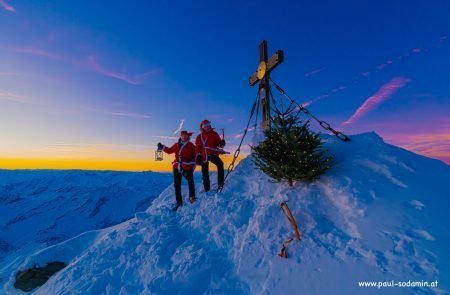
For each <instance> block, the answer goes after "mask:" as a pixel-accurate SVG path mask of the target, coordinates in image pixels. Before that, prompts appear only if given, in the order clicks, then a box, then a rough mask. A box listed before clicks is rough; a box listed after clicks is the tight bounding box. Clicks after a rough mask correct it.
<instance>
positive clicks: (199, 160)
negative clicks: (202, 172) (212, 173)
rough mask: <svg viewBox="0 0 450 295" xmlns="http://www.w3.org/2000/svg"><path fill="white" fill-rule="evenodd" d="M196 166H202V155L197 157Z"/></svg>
mask: <svg viewBox="0 0 450 295" xmlns="http://www.w3.org/2000/svg"><path fill="white" fill-rule="evenodd" d="M196 160H197V164H199V165H203V158H202V155H197V159H196Z"/></svg>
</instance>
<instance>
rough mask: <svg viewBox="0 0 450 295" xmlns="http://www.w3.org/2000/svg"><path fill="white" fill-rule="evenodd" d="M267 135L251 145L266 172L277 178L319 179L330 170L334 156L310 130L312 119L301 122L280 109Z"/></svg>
mask: <svg viewBox="0 0 450 295" xmlns="http://www.w3.org/2000/svg"><path fill="white" fill-rule="evenodd" d="M264 133H265V135H266V138H265V140H264V141H262V142H261V143H260V144H259V145H258V146H254V147H252V150H253V161H254V163H255V165H256V166H257V167H258V168H259V169H261V170H262V171H263V172H264V173H265V174H267V175H269V176H270V177H271V178H273V179H275V180H276V181H287V182H289V185H290V186H292V185H293V181H296V180H308V181H311V180H314V179H318V178H319V176H320V175H322V174H323V173H324V172H325V171H327V170H328V169H330V165H331V161H332V157H331V156H327V155H326V151H325V150H323V149H322V141H321V138H320V136H319V133H314V132H312V131H311V130H310V129H309V121H306V122H302V121H301V120H300V119H298V115H296V116H293V115H285V114H281V113H280V112H279V111H277V116H276V117H275V119H274V120H273V121H272V126H271V128H270V129H268V130H266V131H264Z"/></svg>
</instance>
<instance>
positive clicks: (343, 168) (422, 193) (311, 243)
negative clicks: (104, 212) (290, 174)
mask: <svg viewBox="0 0 450 295" xmlns="http://www.w3.org/2000/svg"><path fill="white" fill-rule="evenodd" d="M324 138H325V140H326V145H325V146H326V148H328V149H329V150H330V152H331V153H332V154H334V156H335V162H336V163H335V165H334V167H333V168H332V169H331V170H330V171H329V172H328V173H327V174H326V175H325V176H324V177H322V178H321V179H320V180H318V181H315V182H313V183H310V184H306V183H296V184H295V186H294V187H293V188H289V187H288V185H287V184H278V183H273V182H270V180H269V179H268V178H267V177H266V176H265V175H264V174H262V173H261V172H260V171H259V170H257V169H255V167H254V165H253V163H252V161H251V159H250V158H247V159H244V160H243V161H241V163H240V164H239V165H238V166H237V168H236V170H235V171H234V172H233V173H232V174H231V175H230V177H229V178H228V181H227V183H226V186H225V189H224V191H223V193H222V194H198V201H197V203H195V204H193V205H191V204H189V203H187V204H185V206H183V207H182V208H181V209H180V210H179V211H178V212H176V213H174V212H172V211H170V210H169V209H168V207H169V206H170V205H172V204H173V202H174V196H173V194H174V192H173V190H172V186H169V187H168V188H167V189H166V190H165V191H164V192H163V193H162V194H161V195H160V196H159V197H158V198H157V199H155V200H154V201H153V203H152V204H151V206H150V207H149V208H148V209H147V210H146V211H145V212H141V213H137V214H136V216H135V218H133V219H131V220H128V221H126V222H123V223H121V224H119V225H115V226H112V227H109V228H106V229H102V230H97V231H90V232H86V233H84V234H81V235H79V236H77V237H75V238H72V239H70V240H68V241H65V242H62V243H60V244H57V245H54V246H51V247H49V248H47V249H44V250H41V251H38V252H36V253H34V254H33V255H30V256H29V257H28V258H27V259H26V260H25V261H23V262H22V264H20V265H19V266H17V267H16V266H14V267H12V266H6V267H4V268H2V269H1V270H0V277H1V278H6V281H5V285H4V287H3V289H2V291H3V292H4V293H12V294H14V293H16V292H17V291H15V290H14V288H13V287H12V285H13V283H14V274H15V272H16V271H17V269H18V268H20V269H24V268H27V267H30V266H33V265H35V264H38V265H45V263H46V262H49V261H54V260H57V261H58V260H60V261H65V262H66V263H67V264H68V266H67V267H66V268H65V269H63V270H62V271H60V272H59V273H57V274H56V275H54V276H53V277H52V278H50V280H49V281H48V282H47V283H46V284H45V285H43V286H42V287H40V288H39V289H36V291H35V292H34V293H35V294H64V293H65V292H67V290H71V291H72V292H74V293H79V294H105V293H106V294H370V293H373V294H386V293H387V294H411V293H419V294H436V293H438V294H446V293H448V292H449V286H450V253H449V251H448V246H449V245H450V232H449V231H448V228H449V227H450V219H449V218H447V215H448V209H449V208H450V206H449V205H450V199H449V197H450V196H449V194H450V181H449V180H450V166H448V165H446V164H444V163H442V162H440V161H438V160H433V159H428V158H426V157H423V156H419V155H416V154H414V153H411V152H408V151H406V150H403V149H400V148H397V147H395V146H392V145H388V144H385V143H384V142H383V140H382V139H381V138H380V137H379V136H377V135H376V134H374V133H365V134H360V135H355V136H352V142H350V143H343V142H340V141H339V140H337V139H335V138H333V137H328V136H324ZM212 179H213V178H212ZM200 187H201V184H200V183H198V184H197V191H199V190H200ZM184 188H185V187H184ZM183 194H184V196H186V194H187V192H186V191H184V192H183ZM285 200H289V202H288V204H289V207H290V208H291V210H292V212H293V214H294V216H295V218H296V220H297V224H298V226H299V229H300V231H301V235H302V241H300V242H293V243H291V244H290V245H289V246H288V250H287V252H288V255H289V258H288V259H283V258H280V257H278V256H277V254H278V253H279V251H280V249H281V245H282V242H283V240H286V239H287V238H289V237H291V236H292V234H293V233H292V227H291V225H290V224H289V222H288V221H287V220H286V218H285V217H284V216H283V214H282V212H281V211H280V209H279V205H280V203H281V202H282V201H285ZM391 280H395V281H408V280H414V281H421V280H424V281H435V280H438V282H439V285H438V288H421V287H415V288H399V287H398V288H395V287H394V288H386V289H381V290H379V289H377V288H370V287H358V282H360V281H376V282H378V281H391Z"/></svg>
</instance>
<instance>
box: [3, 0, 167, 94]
mask: <svg viewBox="0 0 450 295" xmlns="http://www.w3.org/2000/svg"><path fill="white" fill-rule="evenodd" d="M0 1H1V0H0ZM2 48H3V49H7V50H11V51H14V52H18V53H24V54H29V55H34V56H39V57H44V58H48V59H52V60H56V61H60V62H63V63H66V64H69V65H71V66H73V67H77V68H82V69H86V70H89V71H92V72H95V73H97V74H100V75H103V76H107V77H111V78H115V79H119V80H122V81H125V82H127V83H130V84H133V85H139V84H141V83H142V82H144V81H145V80H146V79H147V78H148V77H149V76H152V75H154V74H157V73H159V72H160V70H159V69H155V70H151V71H147V72H144V73H141V74H137V75H132V76H130V75H126V74H124V73H120V72H117V71H113V70H110V69H107V68H105V67H104V66H102V65H101V64H100V63H99V62H98V60H97V57H96V56H95V55H93V54H91V55H89V56H88V58H87V60H84V61H80V60H79V59H73V58H69V57H67V56H63V55H60V54H57V53H54V52H50V51H47V50H44V49H41V48H37V47H26V48H6V47H3V46H2Z"/></svg>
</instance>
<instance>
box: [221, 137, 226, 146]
mask: <svg viewBox="0 0 450 295" xmlns="http://www.w3.org/2000/svg"><path fill="white" fill-rule="evenodd" d="M225 144H226V142H225V139H222V140H221V141H220V146H221V147H224V146H225Z"/></svg>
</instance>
